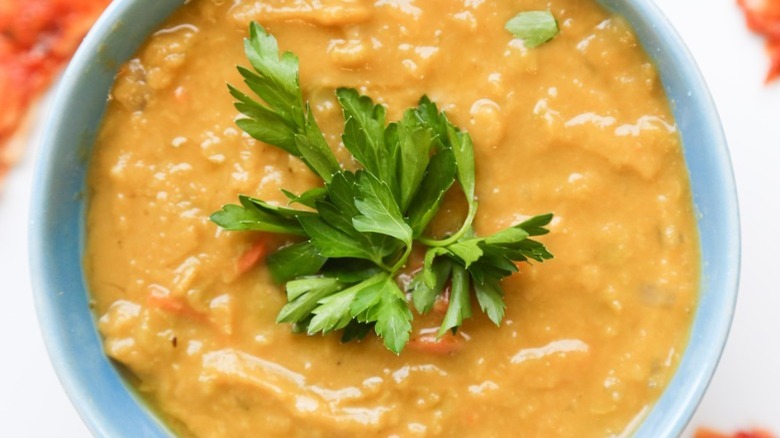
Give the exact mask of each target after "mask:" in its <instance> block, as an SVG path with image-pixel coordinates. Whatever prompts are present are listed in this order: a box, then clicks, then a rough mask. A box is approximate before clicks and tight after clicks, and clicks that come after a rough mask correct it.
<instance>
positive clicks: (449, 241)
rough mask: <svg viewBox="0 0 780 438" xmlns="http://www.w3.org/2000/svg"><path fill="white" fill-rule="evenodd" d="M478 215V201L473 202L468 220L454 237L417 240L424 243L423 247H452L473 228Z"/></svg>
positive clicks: (470, 205) (423, 237) (421, 237)
mask: <svg viewBox="0 0 780 438" xmlns="http://www.w3.org/2000/svg"><path fill="white" fill-rule="evenodd" d="M476 215H477V201H476V200H475V201H473V202H472V203H471V204H469V213H468V215H467V216H466V220H465V221H464V222H463V225H461V227H460V229H459V230H458V231H457V232H456V233H455V234H453V235H451V236H449V237H447V238H444V239H441V240H436V239H431V238H428V237H425V236H420V237H418V238H417V240H418V241H419V242H420V243H422V244H423V245H426V246H430V247H442V246H447V245H452V244H453V243H455V242H457V241H458V239H460V238H461V237H463V235H464V234H466V231H468V230H469V228H471V224H472V223H473V222H474V217H475V216H476Z"/></svg>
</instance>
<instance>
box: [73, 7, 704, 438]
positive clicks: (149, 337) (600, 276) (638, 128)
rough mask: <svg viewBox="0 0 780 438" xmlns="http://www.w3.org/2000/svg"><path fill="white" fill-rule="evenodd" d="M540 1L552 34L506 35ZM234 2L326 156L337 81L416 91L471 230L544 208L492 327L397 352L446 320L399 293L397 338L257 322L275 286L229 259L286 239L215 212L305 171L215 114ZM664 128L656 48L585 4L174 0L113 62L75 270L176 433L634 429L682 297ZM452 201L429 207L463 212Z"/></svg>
mask: <svg viewBox="0 0 780 438" xmlns="http://www.w3.org/2000/svg"><path fill="white" fill-rule="evenodd" d="M546 9H549V10H550V11H551V12H552V13H553V15H554V16H555V17H556V19H557V21H558V25H559V27H560V33H559V34H558V35H557V36H556V37H555V38H554V39H552V40H551V41H549V42H547V43H545V44H543V45H541V46H539V47H535V48H528V47H526V45H525V44H524V43H523V41H521V40H520V39H517V38H514V37H513V35H512V34H510V33H509V32H507V30H505V29H504V25H505V23H506V22H507V21H508V20H509V19H510V18H512V17H513V16H515V15H516V14H518V13H519V12H522V11H532V10H546ZM251 21H257V22H258V23H260V24H262V25H263V26H264V27H265V28H266V29H267V30H268V31H269V32H270V33H271V34H273V35H274V36H275V37H276V39H277V40H278V42H279V46H280V48H281V49H282V50H290V51H292V52H294V53H295V54H296V55H298V57H299V59H300V84H301V87H302V89H303V95H304V99H305V100H306V101H308V102H309V103H310V105H311V108H312V112H313V114H314V116H315V117H316V119H317V121H318V123H319V125H320V127H321V128H322V130H323V132H324V133H325V137H326V140H327V141H328V143H329V146H330V147H331V149H332V150H333V151H334V152H335V154H336V156H337V157H338V159H339V160H340V161H341V163H342V165H343V166H345V167H348V168H355V167H356V163H355V162H354V161H352V158H351V156H350V154H349V153H348V152H347V151H346V150H345V148H344V145H343V144H341V137H340V135H341V132H342V129H343V124H344V118H343V115H342V112H341V109H340V107H339V104H338V102H337V101H336V97H335V94H334V91H335V90H336V89H337V88H338V87H352V88H356V89H357V90H359V91H360V93H362V94H365V95H368V96H370V97H372V98H373V99H374V101H375V102H379V103H381V104H383V105H384V106H386V108H387V113H388V120H398V119H399V118H400V117H401V116H402V114H403V111H404V110H406V109H407V108H410V107H413V106H415V105H416V104H417V101H418V99H419V98H420V97H421V96H422V95H427V96H429V97H430V98H431V100H433V101H434V102H436V103H437V104H438V105H439V107H440V108H442V109H444V110H445V111H446V113H447V115H448V117H449V118H450V119H451V120H452V121H453V122H454V123H455V124H456V125H458V126H459V127H461V128H462V129H464V130H466V131H468V132H469V133H470V134H471V136H472V138H473V140H474V148H475V161H476V178H477V184H476V189H477V192H476V195H477V198H478V200H479V210H478V215H477V217H476V220H475V229H476V231H477V233H479V234H488V233H492V232H495V231H497V230H500V229H503V228H506V227H508V226H511V225H513V224H515V223H517V222H518V221H520V220H522V219H524V218H527V217H530V216H533V215H536V214H540V213H546V212H552V213H554V215H555V216H554V219H553V222H552V223H551V224H550V226H549V228H550V230H551V232H550V234H549V235H546V236H542V237H541V238H539V240H540V241H542V242H543V243H544V244H545V245H546V246H547V248H549V249H550V251H551V252H552V253H553V254H555V258H554V259H553V260H550V261H547V262H545V263H544V264H539V263H534V264H530V265H529V264H523V265H522V266H520V272H519V273H517V274H515V275H513V276H511V277H509V278H508V279H506V280H505V281H504V282H503V287H504V289H505V290H506V297H505V300H506V303H507V309H506V316H505V318H504V320H503V322H502V324H501V326H500V327H497V326H496V325H494V324H493V323H491V322H490V321H489V320H488V318H487V317H486V316H485V315H483V314H481V313H480V312H475V314H474V317H473V318H472V319H469V320H466V321H464V324H463V326H462V327H461V328H460V330H458V332H457V334H456V335H454V336H452V335H447V336H450V337H451V339H449V342H453V343H457V346H458V348H447V349H440V348H438V349H437V348H415V346H417V347H419V346H420V344H421V342H420V340H421V339H426V337H430V336H431V333H435V330H436V329H437V327H438V325H439V324H440V323H441V315H440V314H439V315H437V314H436V313H435V312H433V313H431V314H429V315H425V316H424V317H422V316H419V315H417V314H416V313H415V320H414V326H413V331H412V335H411V336H412V341H411V342H410V344H409V346H407V348H405V349H404V350H403V351H402V352H401V354H400V355H395V354H393V353H392V352H390V351H388V350H387V349H386V348H385V347H384V345H383V344H382V341H381V340H380V339H378V338H377V337H376V336H373V335H369V336H368V337H367V338H365V339H364V340H362V341H360V342H352V343H341V342H340V337H339V335H338V334H329V335H325V336H319V335H317V336H306V335H303V334H297V333H293V331H292V329H291V327H290V325H289V324H277V323H276V318H277V314H278V313H279V310H280V308H281V307H282V306H283V305H284V304H285V303H286V302H287V298H286V296H285V293H284V288H283V286H280V285H277V284H275V283H274V281H273V280H272V279H271V276H270V274H269V272H268V270H267V268H266V267H265V266H264V264H263V263H262V261H261V262H260V263H258V264H257V265H256V266H254V267H251V268H249V267H248V264H247V257H249V258H252V257H255V258H259V255H257V254H255V255H254V256H253V248H256V247H257V243H258V242H264V244H265V245H270V246H280V245H284V244H286V243H289V242H290V241H293V239H292V238H289V239H288V238H287V237H285V236H270V235H266V234H258V233H238V232H230V231H224V230H221V229H220V228H219V227H217V226H216V225H215V224H214V223H213V222H211V221H209V215H210V214H211V213H212V212H214V211H216V210H218V209H220V208H221V207H222V205H223V204H227V203H234V202H236V196H237V195H238V194H246V195H250V196H255V197H258V198H262V199H265V200H270V201H274V202H278V203H280V204H284V203H286V202H287V198H286V197H285V195H284V194H283V193H282V192H281V190H280V189H286V190H289V191H291V192H294V193H301V192H303V191H305V190H307V189H309V188H312V187H315V186H316V185H317V184H318V183H320V181H319V179H318V178H317V177H316V176H315V175H314V174H313V173H312V172H311V171H310V170H309V169H308V168H307V167H306V166H305V165H304V164H303V163H302V162H301V161H300V160H299V159H297V158H295V157H292V156H291V155H289V154H287V153H286V152H284V151H282V150H280V149H278V148H275V147H272V146H270V145H267V144H263V143H261V142H259V141H257V140H254V139H253V138H251V137H250V136H249V135H247V134H245V133H243V132H242V131H241V130H240V129H239V128H238V127H237V126H236V124H235V120H236V118H238V116H239V113H238V111H237V110H236V109H235V108H234V106H233V103H234V99H233V98H232V97H231V96H230V94H229V93H228V91H227V89H226V86H225V84H226V83H230V84H233V85H243V84H242V78H241V76H240V75H239V74H238V72H237V71H236V68H235V67H236V65H247V61H246V58H245V57H244V53H243V46H242V40H243V38H245V37H247V28H248V25H249V23H250V22H251ZM242 89H243V88H242ZM681 147H682V146H681V142H680V137H679V134H678V132H677V128H676V124H675V121H674V119H673V117H672V115H671V112H670V109H669V105H668V102H667V100H666V96H665V95H664V91H663V88H662V87H661V84H660V82H659V78H658V77H657V73H656V71H655V68H654V66H653V65H652V64H651V63H650V61H649V59H648V57H647V56H646V55H645V53H644V52H643V51H642V48H641V47H640V46H639V43H638V41H637V39H636V37H635V36H634V35H633V33H632V31H631V30H630V29H629V27H628V25H627V23H626V22H625V21H623V20H622V19H621V18H620V17H616V16H614V15H611V14H609V13H607V12H606V11H604V10H603V9H602V8H601V7H600V6H599V5H598V4H597V3H596V2H595V1H583V0H550V1H544V2H542V1H536V0H501V1H498V0H495V1H494V0H378V1H377V0H371V1H368V0H321V1H316V2H310V1H304V0H235V1H224V0H193V1H191V2H189V3H188V4H186V5H185V6H183V7H182V8H181V9H180V10H179V11H177V12H176V13H175V14H174V15H173V16H172V17H171V18H170V19H169V20H168V21H167V22H166V23H165V25H164V26H163V27H162V28H161V29H160V30H159V31H157V32H156V33H154V34H153V35H152V36H150V37H149V39H148V41H147V42H146V43H145V44H144V46H143V47H142V48H141V49H140V51H139V52H138V53H137V55H136V56H135V57H134V58H133V59H132V60H130V61H129V62H128V63H127V64H125V65H124V66H123V67H122V69H121V70H120V72H119V74H118V75H117V78H116V82H115V84H114V87H113V89H112V91H111V96H110V101H109V104H108V109H107V111H106V115H105V120H104V121H103V125H102V128H101V130H100V132H99V135H98V139H97V143H96V146H95V149H94V155H93V158H92V163H91V168H90V174H89V187H90V202H89V210H88V219H87V221H88V223H87V230H88V238H87V249H86V259H85V272H86V276H87V278H88V280H89V284H90V289H91V291H92V296H93V301H94V307H95V311H96V314H97V315H98V317H99V329H100V332H101V333H102V335H103V337H104V342H105V350H106V352H107V354H108V355H109V356H110V357H111V358H113V359H115V360H116V361H117V362H118V363H119V364H121V365H122V366H123V367H125V368H126V369H127V370H128V371H129V374H130V375H131V377H130V380H131V381H132V383H133V384H134V385H135V387H136V388H137V390H138V391H139V392H140V393H141V394H142V395H143V397H144V398H145V399H146V400H147V401H148V402H149V404H150V405H151V406H152V407H153V409H154V410H155V411H156V412H158V413H159V415H160V416H161V417H162V418H164V420H165V421H166V423H167V424H168V425H169V426H170V427H171V430H173V431H174V432H175V433H177V434H180V435H182V436H202V437H242V436H247V437H249V436H251V437H257V436H262V437H265V436H284V437H288V436H306V437H318V436H369V435H370V436H442V437H445V436H446V437H449V436H469V437H471V436H476V437H481V436H484V437H501V436H507V437H514V436H529V437H606V436H621V435H625V434H630V432H631V431H632V430H633V429H634V428H635V427H636V426H637V425H638V424H639V423H640V422H641V420H642V418H643V416H645V415H646V414H647V413H648V411H649V409H650V408H651V407H652V405H653V403H654V402H655V401H656V400H657V399H658V397H659V396H660V394H661V393H662V392H663V390H664V387H665V386H666V385H667V383H668V382H669V380H670V379H671V376H672V375H673V373H674V371H675V369H676V367H677V364H678V362H679V359H680V357H681V354H682V351H683V350H684V348H685V345H686V343H687V341H688V334H689V329H690V325H691V322H692V316H693V311H694V309H695V306H696V302H697V288H698V283H699V263H700V262H699V260H700V259H699V248H698V237H697V232H696V224H695V218H694V211H693V206H692V201H691V194H690V191H689V186H688V178H687V173H686V169H685V163H684V160H683V156H682V151H681ZM456 195H457V194H455V195H453V196H448V197H447V199H445V204H444V207H443V209H442V211H441V212H440V214H439V216H440V217H439V218H438V219H439V221H441V222H445V223H446V222H447V220H448V219H449V218H453V217H454V218H458V217H460V216H462V214H463V211H462V210H463V208H464V207H463V205H461V203H460V202H459V200H460V198H459V197H458V196H456ZM250 262H251V260H250ZM250 264H251V263H250ZM409 269H413V267H411V266H410V267H409ZM410 306H411V304H410ZM415 343H416V344H415ZM422 344H424V343H422ZM423 346H424V345H423Z"/></svg>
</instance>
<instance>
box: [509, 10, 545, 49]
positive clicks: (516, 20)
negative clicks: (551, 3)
mask: <svg viewBox="0 0 780 438" xmlns="http://www.w3.org/2000/svg"><path fill="white" fill-rule="evenodd" d="M504 28H505V29H506V30H508V31H509V33H511V34H512V35H514V36H515V38H520V39H522V40H523V42H524V43H525V46H526V47H528V48H529V49H532V48H534V47H538V46H540V45H542V44H544V43H546V42H547V41H550V40H551V39H553V38H555V36H556V35H558V23H557V22H556V21H555V17H554V16H553V14H552V13H551V12H550V11H529V12H521V13H519V14H517V15H515V16H514V17H513V18H512V19H510V20H509V21H507V22H506V25H505V26H504Z"/></svg>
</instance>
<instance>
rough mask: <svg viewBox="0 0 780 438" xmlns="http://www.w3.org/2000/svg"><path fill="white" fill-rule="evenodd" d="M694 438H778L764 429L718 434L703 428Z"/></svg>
mask: <svg viewBox="0 0 780 438" xmlns="http://www.w3.org/2000/svg"><path fill="white" fill-rule="evenodd" d="M694 438H776V437H775V435H773V434H771V433H770V432H767V431H765V430H762V429H753V430H746V431H739V432H735V433H732V434H727V433H721V432H717V431H715V430H712V429H708V428H706V427H702V428H699V429H698V430H697V431H696V435H694Z"/></svg>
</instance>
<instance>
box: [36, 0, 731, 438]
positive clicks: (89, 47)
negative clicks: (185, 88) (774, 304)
mask: <svg viewBox="0 0 780 438" xmlns="http://www.w3.org/2000/svg"><path fill="white" fill-rule="evenodd" d="M154 1H155V0H117V1H114V2H112V3H111V4H110V5H109V6H108V8H107V9H106V11H105V12H104V13H103V15H102V16H101V17H100V18H99V19H98V21H97V22H96V23H95V25H94V27H93V28H92V30H91V31H90V32H89V33H88V35H87V36H86V37H85V39H84V41H83V42H82V44H81V46H80V47H79V49H78V51H77V52H76V54H75V55H74V57H73V59H72V61H71V62H70V64H69V65H68V67H67V69H66V71H65V73H64V74H63V76H62V79H61V81H60V83H59V85H58V86H57V91H56V95H55V99H54V102H53V104H52V107H51V110H50V112H49V115H48V118H47V120H46V127H45V130H44V134H43V137H42V140H41V145H40V147H39V150H38V153H37V157H36V158H37V161H36V164H35V171H34V174H35V177H34V179H33V181H34V185H33V191H32V200H31V206H30V222H29V229H30V231H29V247H30V255H29V257H30V275H31V280H32V285H33V296H34V301H35V307H36V312H37V316H38V321H39V326H40V329H41V332H42V335H43V339H44V342H45V344H46V348H47V351H48V354H49V358H50V360H51V362H52V365H53V366H54V369H55V372H56V374H57V376H58V378H59V380H60V382H61V384H62V385H63V387H64V389H65V392H66V393H67V394H68V396H69V398H70V400H71V402H72V403H73V405H74V406H75V407H76V410H77V411H78V413H79V415H80V416H81V418H82V420H83V421H84V422H85V424H86V425H87V426H88V428H89V429H90V430H91V431H92V433H93V434H95V435H97V436H121V435H131V434H130V433H128V430H125V429H122V428H121V427H117V419H116V416H115V415H112V413H111V412H110V411H111V408H107V407H105V406H103V405H100V404H98V403H97V402H96V399H94V398H93V395H94V392H95V391H96V390H97V388H95V387H93V386H94V384H92V383H91V382H90V380H89V378H88V377H89V376H85V375H83V372H79V370H78V368H79V365H78V364H77V361H76V359H78V358H77V357H73V352H71V351H69V350H68V349H66V348H65V347H64V345H65V344H64V342H63V340H64V339H66V338H67V337H68V336H71V335H73V333H69V332H67V331H65V332H63V329H62V327H60V326H57V325H56V324H55V321H56V320H57V318H59V316H58V314H59V312H60V311H61V309H58V304H57V301H56V300H55V298H54V297H56V296H57V295H58V294H59V295H62V294H63V291H62V290H58V288H57V287H56V286H55V285H56V284H57V280H56V279H55V278H52V275H53V274H51V272H49V270H48V269H47V268H48V267H50V265H51V264H52V263H56V258H57V255H56V254H52V253H51V250H52V246H51V242H49V241H48V239H50V238H52V235H51V233H48V234H47V232H45V229H46V227H47V225H48V224H49V223H50V221H51V215H52V210H51V208H49V206H48V205H47V203H48V201H50V199H51V197H52V194H51V193H50V190H51V189H52V188H54V187H56V186H57V184H58V181H56V180H55V179H54V177H53V172H52V169H54V168H56V167H57V165H58V162H59V156H58V155H57V152H62V150H63V148H64V146H60V144H61V143H60V142H59V141H58V139H59V138H60V136H61V131H62V130H65V129H67V126H66V125H67V119H68V114H69V111H72V110H69V108H71V106H72V102H74V101H77V100H78V96H76V95H75V94H74V90H75V89H76V88H78V87H79V84H80V83H81V82H83V77H82V76H83V75H82V73H83V72H84V71H86V70H88V69H89V68H91V67H92V66H94V63H95V62H96V59H98V58H100V56H101V54H104V50H105V48H104V46H103V44H104V41H105V40H106V39H107V38H108V37H109V36H110V35H111V34H112V33H113V32H115V31H116V30H117V26H118V23H121V22H122V20H123V18H124V17H126V16H127V15H128V13H129V11H130V10H131V9H132V8H134V7H137V6H138V5H139V4H144V3H151V2H154ZM186 2H187V0H165V1H162V2H160V3H165V4H166V5H167V6H166V7H170V8H171V10H172V9H175V7H178V6H179V5H181V4H184V3H186ZM598 2H599V3H600V4H602V6H605V7H606V8H607V9H610V10H613V11H615V9H620V11H619V13H620V15H623V16H624V17H625V18H627V19H628V20H629V21H630V22H631V23H632V28H633V29H634V31H635V32H637V33H638V34H640V35H639V36H640V39H641V40H642V43H643V44H642V45H643V46H644V48H645V51H646V52H647V53H648V55H650V57H651V58H653V60H654V62H655V63H656V68H659V66H658V65H657V59H656V55H657V53H655V52H654V51H652V50H651V49H650V48H649V47H647V46H646V45H645V43H646V39H645V38H643V36H642V35H641V33H642V32H641V29H638V28H637V24H636V23H637V20H640V22H641V23H644V25H646V26H649V27H648V28H647V29H646V30H647V31H648V32H654V33H655V34H656V35H657V36H658V38H660V39H659V43H660V45H661V47H659V48H657V50H664V51H668V52H669V53H670V54H671V57H672V58H673V60H674V61H675V65H676V66H677V67H676V69H675V71H676V72H677V73H680V74H681V75H682V79H683V83H684V84H687V85H688V86H689V91H688V93H689V94H688V97H689V98H691V99H690V101H689V102H687V103H686V105H688V104H691V105H693V106H694V107H695V108H696V110H697V112H698V115H699V117H701V121H700V122H699V123H700V124H701V126H703V127H705V128H706V132H707V133H708V134H709V136H710V137H711V141H712V145H711V148H712V149H713V150H714V152H713V154H714V155H713V157H714V161H713V163H712V164H711V166H714V167H709V168H708V169H709V170H710V171H711V172H713V174H714V175H716V177H717V178H716V179H717V182H718V183H719V185H718V187H719V188H720V190H719V191H718V194H719V198H718V199H719V201H718V202H720V203H721V204H722V207H723V208H722V210H723V211H724V212H725V215H724V217H723V221H724V225H722V226H723V227H724V229H725V230H727V231H729V232H728V233H726V235H725V236H723V247H724V248H725V249H727V254H726V255H725V256H724V257H725V258H724V259H723V260H724V261H723V262H721V264H723V263H725V264H726V266H727V267H728V268H729V269H727V270H726V272H725V273H724V276H723V277H722V278H720V279H719V280H720V283H719V284H720V286H718V287H717V290H721V291H723V292H721V293H720V294H718V295H717V296H716V297H714V298H713V299H714V300H715V301H713V302H712V303H711V308H712V309H715V310H714V316H713V315H708V317H707V320H706V321H704V317H703V316H702V314H701V312H702V301H703V298H706V297H702V296H701V293H702V292H704V285H703V283H702V287H701V288H700V297H699V303H697V309H696V316H695V320H694V322H693V326H692V327H691V329H690V330H691V331H690V337H689V341H688V342H689V344H688V345H687V346H686V350H685V353H684V355H683V357H682V359H681V361H680V363H679V364H678V367H677V369H676V370H675V373H674V377H673V379H672V380H671V381H670V382H669V383H668V384H667V386H666V388H664V391H663V394H662V395H661V397H660V398H659V399H658V400H657V401H656V402H655V404H654V405H652V406H651V407H650V409H649V410H647V411H645V412H643V413H642V414H640V416H639V417H637V421H638V422H639V423H641V424H640V425H638V428H637V429H635V436H638V437H653V436H679V435H680V434H681V433H682V431H683V430H684V428H685V427H686V425H687V424H688V422H689V421H690V419H691V418H692V416H693V413H694V411H695V410H696V408H697V406H698V404H699V403H700V402H701V399H702V397H703V395H704V392H705V390H706V388H707V386H708V385H709V383H710V381H711V379H712V377H713V375H714V372H715V369H716V367H717V364H718V362H719V360H720V357H721V355H722V354H723V349H724V348H725V344H726V341H727V338H728V333H729V330H730V327H731V322H732V320H733V315H734V311H735V306H736V300H737V295H738V285H739V270H740V258H741V244H740V219H739V208H738V200H737V191H736V183H735V179H734V173H733V168H732V166H731V159H730V157H729V153H728V146H727V144H726V138H725V135H724V133H723V128H722V124H721V122H720V119H719V117H718V114H717V110H716V106H715V104H714V102H713V100H712V97H711V95H710V93H709V91H708V89H707V86H706V83H705V81H704V78H703V76H702V74H701V72H700V70H699V68H698V66H697V65H696V62H695V60H694V57H693V56H692V55H691V53H690V52H689V51H688V49H687V47H686V46H685V44H684V42H683V41H682V39H681V38H680V36H679V35H678V33H677V32H676V31H675V30H674V28H673V27H672V25H671V23H670V22H669V20H668V19H667V18H666V17H665V16H664V15H663V13H662V11H661V10H660V8H659V7H658V6H657V5H656V4H655V3H654V2H652V1H650V0H598ZM167 16H168V14H164V16H162V17H158V18H159V20H158V21H157V22H155V24H154V25H152V26H149V27H150V28H153V27H154V26H156V24H157V23H158V22H160V21H162V20H164V19H165V18H167ZM632 17H633V18H632ZM145 34H146V35H148V34H149V33H148V32H145ZM645 37H646V35H645ZM142 42H143V39H142V40H141V41H138V42H136V44H134V46H135V48H136V49H137V47H138V46H139V45H140V44H141V43H142ZM133 51H135V50H133ZM659 56H660V55H659ZM122 62H124V61H123V60H122V61H121V62H119V63H118V64H121V63H122ZM118 64H117V66H116V67H118ZM113 71H114V72H115V71H116V68H113ZM661 75H662V78H663V83H664V87H665V88H667V90H666V91H667V95H668V94H669V89H668V87H667V79H668V78H667V77H664V73H663V72H661ZM111 76H112V77H113V73H112V75H111ZM104 91H105V92H104V93H103V95H105V94H106V93H107V90H104ZM668 98H669V99H670V100H671V96H668ZM673 110H675V118H677V112H676V109H675V108H673ZM95 123H96V126H97V122H95ZM680 132H681V133H682V129H681V130H680ZM685 158H686V167H688V168H689V171H688V173H689V179H691V184H692V183H693V181H692V180H693V178H692V177H691V175H690V173H691V170H690V166H691V163H689V161H688V160H689V157H688V155H687V153H686V157H685ZM82 187H83V186H82ZM692 191H693V187H692ZM79 209H80V211H83V206H82V207H79ZM702 214H703V213H702V212H699V216H701V215H702ZM82 215H83V214H82ZM79 221H80V222H79V224H80V226H81V227H82V229H83V217H82V218H79ZM700 227H701V225H700V224H699V223H697V228H700ZM700 234H701V230H700ZM82 243H83V242H82ZM700 244H701V242H700ZM79 255H83V248H79ZM703 257H704V254H703V251H702V265H705V264H706V263H707V261H705V260H704V259H703ZM79 263H80V262H79ZM705 268H706V266H702V275H704V274H703V273H704V270H705ZM82 269H83V267H82ZM78 275H82V276H83V273H82V272H79V273H78ZM81 293H82V294H86V293H87V291H86V289H84V290H82V291H81ZM708 305H710V303H709V302H708ZM90 313H91V311H90ZM92 316H93V321H92V323H93V324H94V318H95V315H92ZM702 327H706V330H707V331H706V332H705V333H703V334H702V333H700V332H701V330H705V328H702ZM694 347H695V348H696V350H695V351H694V349H693V348H694ZM100 349H101V351H102V344H101V345H100ZM694 353H695V356H696V357H694ZM702 358H703V359H704V360H703V361H702V360H701V359H702ZM111 366H113V365H111ZM684 370H692V371H691V373H692V379H693V382H692V383H686V382H682V381H681V380H680V379H681V378H682V377H681V372H682V371H684ZM114 371H116V370H114ZM123 385H124V388H122V390H125V391H128V390H129V391H132V390H131V389H129V387H128V386H127V383H123ZM673 387H675V388H679V387H682V388H683V390H681V391H676V392H674V393H673V392H671V391H670V388H673ZM132 397H133V399H134V400H135V402H136V403H138V404H139V405H140V409H141V410H143V411H144V412H145V413H146V415H149V416H151V417H152V419H151V420H152V421H151V422H150V424H149V427H151V428H152V429H154V428H155V427H157V434H159V433H160V432H162V433H165V431H168V430H167V428H166V426H165V425H163V424H162V423H161V422H160V421H159V420H158V419H157V416H156V415H154V414H151V413H149V412H148V409H147V408H146V407H145V405H144V404H143V402H142V401H140V400H139V399H137V398H136V397H135V396H134V395H133V396H132ZM650 421H653V422H654V424H653V425H651V426H648V424H649V423H648V422H650ZM123 432H124V433H123ZM168 433H170V431H168Z"/></svg>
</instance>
